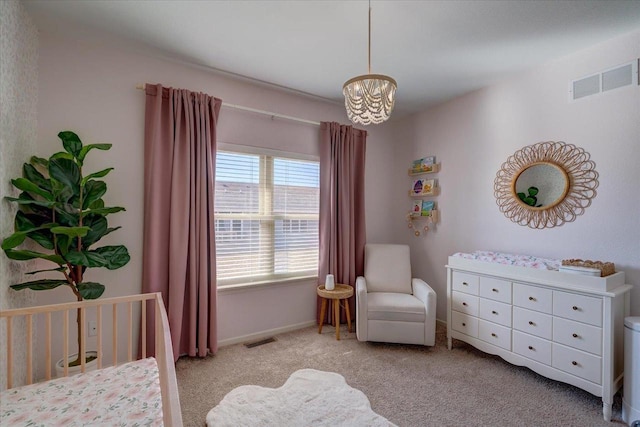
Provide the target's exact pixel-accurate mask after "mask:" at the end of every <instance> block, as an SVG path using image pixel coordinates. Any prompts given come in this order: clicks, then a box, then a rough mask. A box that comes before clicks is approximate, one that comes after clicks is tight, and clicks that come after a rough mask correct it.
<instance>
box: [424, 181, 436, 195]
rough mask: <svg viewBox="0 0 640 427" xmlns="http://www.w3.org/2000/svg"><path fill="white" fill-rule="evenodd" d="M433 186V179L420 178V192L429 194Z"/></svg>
mask: <svg viewBox="0 0 640 427" xmlns="http://www.w3.org/2000/svg"><path fill="white" fill-rule="evenodd" d="M434 188H435V181H434V180H433V179H423V180H422V194H431V193H433V189H434Z"/></svg>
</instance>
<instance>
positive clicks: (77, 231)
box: [51, 226, 90, 238]
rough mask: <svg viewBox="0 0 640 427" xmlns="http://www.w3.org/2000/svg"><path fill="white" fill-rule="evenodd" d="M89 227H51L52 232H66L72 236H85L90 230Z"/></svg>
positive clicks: (65, 233)
mask: <svg viewBox="0 0 640 427" xmlns="http://www.w3.org/2000/svg"><path fill="white" fill-rule="evenodd" d="M89 230H90V228H89V227H60V226H58V227H51V232H52V233H53V234H64V235H66V236H69V237H71V238H73V237H84V236H86V235H87V233H88V232H89Z"/></svg>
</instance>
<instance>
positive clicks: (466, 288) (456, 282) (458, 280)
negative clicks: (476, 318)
mask: <svg viewBox="0 0 640 427" xmlns="http://www.w3.org/2000/svg"><path fill="white" fill-rule="evenodd" d="M479 283H480V276H476V275H475V274H469V273H463V272H461V271H454V272H453V285H452V288H453V290H454V291H458V292H464V293H466V294H471V295H478V287H479Z"/></svg>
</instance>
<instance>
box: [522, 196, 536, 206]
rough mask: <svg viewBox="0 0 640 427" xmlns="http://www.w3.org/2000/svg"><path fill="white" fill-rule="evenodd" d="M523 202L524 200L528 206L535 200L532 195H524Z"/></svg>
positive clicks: (533, 203) (534, 202)
mask: <svg viewBox="0 0 640 427" xmlns="http://www.w3.org/2000/svg"><path fill="white" fill-rule="evenodd" d="M523 202H525V203H526V204H527V205H529V206H533V205H535V204H536V200H535V199H534V198H532V197H525V198H524V200H523Z"/></svg>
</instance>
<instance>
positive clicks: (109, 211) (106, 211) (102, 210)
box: [83, 206, 126, 215]
mask: <svg viewBox="0 0 640 427" xmlns="http://www.w3.org/2000/svg"><path fill="white" fill-rule="evenodd" d="M121 211H126V209H125V208H122V207H120V206H112V207H108V208H97V209H88V210H86V211H84V212H83V213H91V214H96V215H108V214H112V213H116V212H121Z"/></svg>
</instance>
